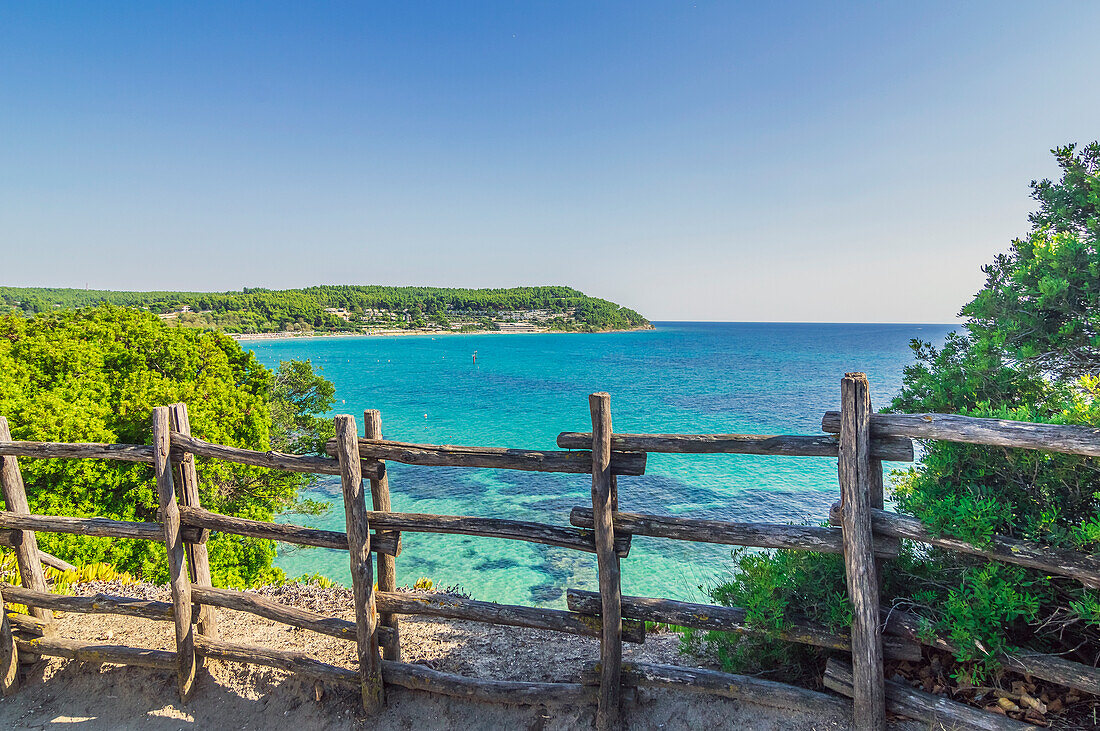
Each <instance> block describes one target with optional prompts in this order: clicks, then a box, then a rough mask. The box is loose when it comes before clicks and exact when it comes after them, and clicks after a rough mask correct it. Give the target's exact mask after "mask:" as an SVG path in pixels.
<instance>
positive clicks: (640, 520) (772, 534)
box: [569, 507, 898, 558]
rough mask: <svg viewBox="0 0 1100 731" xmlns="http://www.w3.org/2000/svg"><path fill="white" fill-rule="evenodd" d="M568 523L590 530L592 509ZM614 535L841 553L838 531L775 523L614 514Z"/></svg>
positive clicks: (894, 550)
mask: <svg viewBox="0 0 1100 731" xmlns="http://www.w3.org/2000/svg"><path fill="white" fill-rule="evenodd" d="M569 522H570V523H572V524H573V525H575V526H578V527H581V528H591V527H592V509H591V508H581V507H576V508H573V510H572V511H571V512H570V513H569ZM612 522H613V523H614V525H615V533H616V536H618V534H619V533H623V534H629V535H636V536H652V537H655V538H672V539H675V540H679V541H696V542H701V543H719V544H722V545H729V546H752V547H755V548H793V549H798V550H803V551H817V552H818V553H842V552H843V548H842V536H841V532H840V529H839V528H826V527H824V526H812V525H781V524H778V523H730V522H727V521H724V520H701V519H698V518H674V517H670V516H664V515H646V514H642V513H614V514H613V515H612ZM875 545H876V551H875V552H876V554H877V555H879V556H881V557H883V558H893V557H895V556H897V555H898V543H897V541H896V540H890V539H880V540H877V541H876V542H875Z"/></svg>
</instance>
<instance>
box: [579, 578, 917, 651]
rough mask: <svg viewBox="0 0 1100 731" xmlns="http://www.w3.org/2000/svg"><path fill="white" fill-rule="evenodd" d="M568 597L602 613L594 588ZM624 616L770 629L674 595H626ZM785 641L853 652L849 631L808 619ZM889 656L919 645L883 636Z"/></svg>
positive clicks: (749, 630) (584, 609) (741, 630)
mask: <svg viewBox="0 0 1100 731" xmlns="http://www.w3.org/2000/svg"><path fill="white" fill-rule="evenodd" d="M566 601H567V602H568V605H569V608H570V609H571V610H573V611H574V612H579V613H581V614H589V615H592V616H597V615H599V613H600V595H599V594H598V593H597V592H594V591H581V590H579V589H569V590H568V592H567V593H566ZM622 606H623V617H630V618H631V619H635V620H640V621H642V622H661V623H663V624H671V625H675V626H677V627H691V628H693V629H703V630H717V631H719V632H735V633H738V634H760V635H768V634H770V633H769V632H767V631H765V630H760V629H758V628H756V627H753V626H752V625H751V624H749V623H748V619H747V612H746V611H745V610H744V609H741V608H740V607H719V606H715V605H712V604H693V603H690V602H681V601H676V600H674V599H651V598H649V597H638V596H624V597H623V599H622ZM778 637H779V639H781V640H784V641H786V642H798V643H800V644H803V645H814V646H817V647H828V648H830V649H833V650H842V651H844V652H851V650H852V643H851V640H850V639H849V638H848V635H847V634H839V633H836V632H832V631H830V630H828V629H827V628H825V627H824V626H822V625H818V624H812V623H809V622H792V623H791V625H790V627H789V628H788V629H786V630H783V631H782V632H780V633H779V634H778ZM883 648H884V651H885V653H886V656H887V657H889V658H892V659H896V660H913V661H916V660H920V657H921V654H920V652H921V651H920V645H919V644H917V643H916V642H913V641H911V640H902V639H900V638H897V637H890V638H884V641H883Z"/></svg>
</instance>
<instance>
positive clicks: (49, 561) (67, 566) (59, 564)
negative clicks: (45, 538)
mask: <svg viewBox="0 0 1100 731" xmlns="http://www.w3.org/2000/svg"><path fill="white" fill-rule="evenodd" d="M38 558H39V560H40V561H42V563H44V564H46V565H47V566H53V567H54V568H55V569H59V570H61V571H76V566H73V565H72V564H71V563H69V562H68V561H63V560H61V559H60V558H58V557H57V556H55V555H53V554H52V553H46V552H45V551H43V550H42V549H41V548H40V549H38Z"/></svg>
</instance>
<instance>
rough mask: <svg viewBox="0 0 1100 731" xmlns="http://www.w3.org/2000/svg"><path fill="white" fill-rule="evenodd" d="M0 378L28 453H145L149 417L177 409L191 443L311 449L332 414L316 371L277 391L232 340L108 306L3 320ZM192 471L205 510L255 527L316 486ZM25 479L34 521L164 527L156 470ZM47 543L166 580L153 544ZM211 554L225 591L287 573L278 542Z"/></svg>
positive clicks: (30, 469) (30, 474)
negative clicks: (319, 419)
mask: <svg viewBox="0 0 1100 731" xmlns="http://www.w3.org/2000/svg"><path fill="white" fill-rule="evenodd" d="M0 371H2V372H3V373H4V378H3V379H0V414H3V415H4V416H6V417H7V418H8V421H9V423H10V426H11V431H12V436H13V438H14V439H22V440H30V441H57V442H121V443H130V444H148V443H149V442H150V439H151V427H150V423H151V422H150V414H151V411H152V408H153V407H154V406H159V405H166V404H172V403H175V402H179V401H182V402H185V403H186V404H187V406H188V413H189V417H190V422H191V429H192V432H193V433H194V434H195V435H196V436H200V437H202V438H204V439H207V440H209V441H213V442H218V443H221V444H228V445H231V446H237V447H247V448H250V449H259V450H267V449H270V448H271V445H272V439H273V438H275V439H276V440H277V441H278V443H279V444H280V446H282V445H290V446H291V447H299V448H300V447H303V446H304V447H307V448H308V447H310V446H312V445H315V444H316V443H317V441H318V439H321V440H323V437H324V434H323V433H318V431H317V430H318V428H319V425H318V424H317V423H315V421H314V418H315V417H314V414H316V413H323V412H324V411H326V410H327V409H328V408H329V406H330V405H331V403H332V398H331V393H332V392H331V384H328V383H327V381H324V379H322V378H320V377H319V376H316V375H314V374H313V373H312V369H311V368H310V366H309V364H308V363H306V364H289V365H288V364H284V366H282V367H280V369H279V374H280V376H281V377H280V379H276V378H275V376H274V375H273V374H272V372H271V371H270V370H268V369H267V368H265V367H264V366H263V365H262V364H261V363H260V362H259V361H257V360H256V358H255V356H253V355H252V353H251V352H247V351H244V350H242V349H241V347H240V346H239V345H238V344H237V343H236V342H234V341H233V340H231V339H230V338H229V337H227V336H225V335H221V334H219V333H214V332H204V331H200V330H194V329H188V328H177V327H169V326H167V325H165V324H164V323H163V322H161V321H160V320H159V319H158V318H157V317H156V316H154V315H151V314H148V313H144V312H141V311H138V310H132V309H121V308H116V307H111V306H108V305H104V306H100V307H96V308H92V309H88V310H77V311H69V312H56V313H48V314H40V315H36V316H34V317H32V318H24V317H21V316H14V315H9V316H6V317H0ZM283 376H285V377H283ZM325 384H327V386H326V385H325ZM302 389H306V390H307V391H308V393H305V394H303V393H302ZM197 463H198V465H197V467H198V475H199V494H200V498H201V500H202V504H203V506H204V507H207V508H209V509H211V510H215V511H218V512H221V513H226V514H230V515H239V516H242V517H247V518H255V519H261V520H268V519H271V518H272V517H273V516H274V515H275V513H277V512H279V511H281V510H283V509H285V508H286V507H288V506H290V505H291V504H293V503H294V500H295V499H296V496H297V490H298V487H299V486H301V485H302V484H303V482H304V480H305V479H307V478H305V477H304V476H302V475H299V474H295V473H287V472H280V471H274V470H266V469H261V468H258V467H248V466H244V465H234V464H230V463H228V462H224V461H215V460H206V459H198V460H197ZM20 467H21V468H22V472H23V478H24V481H25V483H26V488H27V497H28V500H29V502H30V506H31V510H32V511H33V512H36V513H42V514H47V515H70V516H79V517H84V516H97V515H98V516H104V517H109V518H114V519H119V520H137V521H154V520H156V517H157V508H158V499H157V492H156V486H155V480H154V477H153V470H152V467H151V466H150V465H146V464H140V463H126V462H116V461H111V460H90V459H81V460H59V459H48V460H43V459H24V460H21V461H20ZM39 545H40V546H41V547H42V548H43V549H44V550H46V551H48V552H50V553H53V554H55V555H57V556H59V557H61V558H63V559H65V560H67V561H69V562H70V563H73V564H77V565H81V564H89V563H97V562H103V563H110V564H113V565H114V566H116V567H117V568H118V569H119V570H121V571H127V572H131V573H133V574H135V575H138V576H141V577H142V578H144V579H147V580H151V581H158V582H159V581H164V580H166V579H167V562H166V558H165V549H164V546H163V544H160V543H158V542H154V541H135V540H119V539H111V538H92V537H83V536H76V535H66V534H54V533H41V534H39ZM207 547H208V549H209V554H210V564H211V571H212V574H213V578H214V581H215V583H218V584H220V585H230V586H246V585H250V584H253V583H256V582H262V581H271V580H274V579H277V578H278V577H279V576H280V574H281V572H279V571H278V570H277V569H275V568H273V567H272V560H273V559H274V557H275V547H274V544H273V543H272V542H270V541H262V540H258V539H254V538H245V537H240V536H231V535H228V534H223V533H215V534H214V535H213V536H212V537H211V539H210V541H209V542H208V544H207Z"/></svg>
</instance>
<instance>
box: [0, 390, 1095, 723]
mask: <svg viewBox="0 0 1100 731" xmlns="http://www.w3.org/2000/svg"><path fill="white" fill-rule="evenodd" d="M589 407H590V412H591V418H592V431H591V432H586V433H576V432H563V433H561V434H560V435H559V436H558V439H557V443H558V446H559V447H560V448H561V450H557V451H545V450H525V449H499V448H485V447H455V446H435V445H422V444H406V443H401V442H394V441H388V440H385V439H383V438H382V429H381V417H380V414H379V413H378V412H377V411H367V412H366V413H365V415H364V420H365V431H364V436H362V437H360V436H358V434H357V431H356V425H355V420H354V419H353V417H351V416H337V417H336V420H335V427H336V429H335V432H336V437H335V438H334V439H333V440H331V441H330V442H329V444H328V445H327V452H328V454H329V455H330V456H329V457H304V456H295V455H286V454H280V453H275V452H256V451H252V450H247V449H239V448H235V447H227V446H223V445H217V444H210V443H208V442H205V441H203V440H202V439H200V438H198V437H195V436H193V435H191V433H190V425H189V423H188V418H187V408H186V406H185V405H184V404H175V405H174V406H171V407H166V406H165V407H157V408H156V409H154V411H153V419H152V440H151V441H152V444H151V445H131V444H62V443H43V442H19V441H12V440H11V435H10V432H9V429H8V425H7V422H6V420H4V419H3V417H0V463H2V468H3V469H2V474H0V478H2V479H0V483H2V487H3V495H4V500H5V504H6V508H7V510H5V511H0V529H3V530H0V544H2V545H4V546H9V547H11V548H12V549H13V550H14V551H15V553H16V556H17V559H18V565H19V569H20V575H21V578H22V585H21V586H13V585H8V584H0V594H2V597H0V603H2V602H4V601H6V602H12V603H21V604H25V605H26V606H27V607H28V614H16V613H14V612H7V611H5V612H3V613H0V684H2V687H3V690H4V692H5V693H8V692H11V691H13V690H14V689H15V686H16V684H17V678H18V675H17V672H16V670H17V662H18V658H19V656H20V655H21V654H22V655H24V656H25V657H26V656H30V657H31V658H34V657H37V656H40V655H50V656H57V657H63V658H71V659H76V660H81V661H87V662H96V663H117V664H127V665H140V666H147V667H154V668H163V669H170V670H172V671H174V672H176V673H177V675H178V680H179V692H180V696H181V698H182V699H183V700H185V701H186V700H187V699H188V697H189V696H190V694H191V690H192V686H193V682H194V677H195V670H196V666H197V663H198V662H199V659H200V658H213V659H219V660H224V661H230V662H239V663H252V664H258V665H267V666H272V667H277V668H280V669H283V670H288V671H290V672H293V673H300V674H302V675H304V676H307V677H310V678H314V679H319V680H323V681H328V682H334V683H350V684H352V685H353V686H358V687H359V689H360V692H361V694H362V701H363V705H364V708H365V709H366V710H367V711H371V710H375V709H377V708H378V707H379V706H380V705H382V704H383V703H385V689H386V687H387V686H399V687H404V688H411V689H418V690H423V691H428V692H434V693H441V694H445V695H452V696H458V697H466V698H471V699H477V700H481V701H488V702H499V703H516V704H541V703H547V702H552V701H561V700H568V701H573V702H582V701H583V702H590V701H592V700H595V702H596V704H597V706H596V708H597V710H596V726H597V727H598V728H600V729H611V728H617V727H619V726H621V720H620V713H621V705H622V698H621V694H622V689H623V688H624V687H630V686H639V685H646V686H663V687H675V688H682V689H687V690H692V691H695V692H703V693H713V694H718V695H723V696H727V697H734V698H742V699H748V700H752V701H755V702H758V703H764V704H770V705H779V706H791V705H797V706H802V707H811V708H835V709H840V708H843V706H844V704H843V703H842V702H841V700H840V699H839V698H837V697H836V696H830V695H827V694H824V693H818V692H815V691H810V690H805V689H801V688H796V687H793V686H789V685H784V684H782V683H774V682H770V681H764V680H759V679H755V678H748V677H743V676H737V675H731V674H727V673H721V672H717V671H710V670H699V669H690V668H682V667H672V666H664V665H652V664H643V663H624V662H623V660H622V642H624V641H626V642H635V643H640V642H644V640H645V622H647V621H652V622H660V623H667V624H672V625H678V626H682V627H692V628H697V629H703V630H721V631H727V632H736V633H757V632H759V630H757V629H756V628H754V627H753V626H752V625H751V624H750V623H749V622H748V621H747V617H746V611H745V610H744V609H740V608H736V607H719V606H711V605H704V604H695V603H689V602H682V601H675V600H672V599H661V598H649V597H631V596H622V593H621V589H620V565H619V560H620V558H622V557H624V556H626V555H627V554H628V552H629V550H630V539H631V536H634V535H640V536H654V537H660V538H668V539H673V540H685V541H701V542H708V543H718V544H726V545H738V546H752V547H759V548H784V549H799V550H807V551H817V552H826V553H838V554H843V556H844V562H845V566H846V570H847V577H848V578H847V589H848V594H849V596H850V598H851V601H852V607H853V616H854V620H853V623H852V627H851V631H850V632H844V633H838V632H834V631H831V630H830V629H828V628H826V627H824V626H821V625H816V624H812V623H809V622H802V623H797V622H796V623H794V624H792V625H790V626H789V627H788V628H787V629H786V630H785V631H784V632H783V633H782V634H781V635H780V639H782V640H785V641H791V642H799V643H805V644H809V645H816V646H819V647H824V648H830V649H832V650H835V651H837V652H838V653H841V654H848V655H850V657H851V663H850V664H848V663H842V662H839V661H838V660H835V659H834V660H830V661H829V664H828V668H827V671H826V675H825V678H824V682H825V685H826V686H827V687H829V688H831V689H833V690H835V691H837V692H839V693H841V694H842V695H846V696H850V697H851V698H852V706H851V708H852V711H853V713H854V720H855V723H856V726H857V727H858V728H861V729H862V728H883V727H884V725H885V716H886V712H887V710H890V711H893V712H896V713H900V714H902V715H907V716H910V717H914V718H917V719H922V720H928V721H931V720H938V721H940V722H941V723H942V722H946V723H953V724H961V725H966V726H974V727H976V728H989V729H1005V728H1025V727H1026V726H1025V725H1024V724H1022V723H1020V722H1017V721H1013V720H1012V719H1009V718H1005V717H1003V716H998V715H994V714H990V713H987V712H984V711H981V710H978V709H974V708H971V707H969V706H965V705H963V704H960V703H956V702H953V701H949V700H947V699H944V698H941V697H938V696H933V695H930V694H927V693H922V692H920V691H916V690H913V689H911V688H909V687H908V686H903V685H900V684H897V683H892V682H889V681H886V680H884V678H883V660H884V658H902V659H909V660H917V659H919V658H920V655H921V650H920V645H921V644H925V645H930V646H932V647H936V648H939V649H942V650H948V651H954V650H957V649H958V648H956V647H954V646H953V645H952V644H951V642H949V641H948V640H946V639H944V638H940V637H929V636H928V634H927V633H926V632H921V631H919V630H920V627H919V624H918V622H917V621H916V618H915V617H912V616H909V615H906V614H904V613H899V612H888V611H886V610H884V609H883V608H882V607H881V605H880V601H879V577H878V572H879V566H880V565H881V562H882V561H885V560H889V559H890V558H891V557H892V556H896V555H897V552H898V549H899V539H902V538H904V539H907V540H913V541H920V542H923V543H927V544H930V545H935V546H939V547H941V548H946V549H950V550H955V551H960V552H964V553H967V554H971V555H975V556H981V557H985V558H987V559H991V560H998V561H1005V562H1009V563H1014V564H1018V565H1021V566H1027V567H1031V568H1038V569H1041V570H1043V571H1046V572H1049V573H1053V574H1060V575H1064V576H1069V577H1072V578H1074V579H1077V580H1079V581H1081V582H1083V583H1084V584H1086V585H1088V586H1100V558H1098V557H1095V556H1092V555H1088V554H1083V553H1075V552H1072V551H1065V550H1059V549H1052V548H1047V547H1043V546H1040V545H1038V544H1033V543H1028V542H1024V541H1018V540H1013V539H1009V538H1004V537H999V536H994V538H993V540H992V541H991V542H990V544H989V545H988V546H986V547H976V546H973V545H970V544H968V543H965V542H963V541H961V540H958V539H955V538H951V537H949V536H943V535H933V534H932V533H930V532H929V531H928V530H926V529H925V528H924V527H923V526H922V525H921V524H920V522H919V521H917V520H915V519H913V518H909V517H906V516H902V515H897V514H894V513H889V512H886V511H884V510H883V484H882V475H883V468H882V461H883V460H894V461H912V459H913V444H912V442H911V441H910V440H911V439H912V438H917V439H948V440H954V441H965V442H970V443H976V444H996V445H1000V446H1008V447H1024V448H1034V449H1044V450H1048V451H1059V452H1066V453H1071V454H1085V455H1093V456H1097V455H1100V430H1096V429H1086V428H1083V427H1053V426H1039V425H1034V424H1022V423H1019V422H1004V421H998V420H992V419H970V418H966V417H959V416H948V415H941V414H927V415H889V416H886V415H878V414H872V413H871V408H870V395H869V388H868V384H867V379H866V377H865V376H863V374H859V373H853V374H848V375H847V376H845V378H844V379H843V380H842V384H841V409H840V411H839V412H829V413H827V414H826V415H825V417H824V420H823V424H822V427H823V431H825V432H827V434H825V435H813V436H759V435H740V434H718V435H715V434H705V435H700V434H621V433H620V434H616V433H614V432H613V431H612V425H611V410H610V397H609V396H608V394H606V393H597V394H593V395H592V396H591V397H590V398H589ZM830 433H831V434H830ZM833 434H835V435H836V436H833ZM649 452H664V453H669V452H671V453H686V454H719V453H724V454H754V455H766V456H818V457H827V458H834V459H837V461H838V466H839V469H838V475H839V481H840V498H841V499H840V502H839V503H838V505H836V506H834V510H833V514H832V518H833V520H832V522H833V524H834V526H835V527H824V526H792V525H784V524H769V523H737V522H730V521H714V520H697V519H693V518H679V517H668V516H661V515H646V514H638V513H625V512H620V511H619V510H618V484H617V483H618V478H619V477H620V476H636V475H641V474H643V473H644V472H645V464H646V455H647V453H649ZM196 456H199V457H203V458H210V459H222V460H228V461H232V462H236V463H240V464H247V465H256V466H261V467H268V468H272V469H282V470H291V471H298V472H308V473H318V474H328V475H339V476H340V479H341V484H342V487H343V495H344V505H345V511H346V516H345V517H346V531H345V532H339V531H327V530H318V529H313V528H305V527H300V526H293V525H281V524H274V523H267V522H261V521H256V520H249V519H245V518H237V517H232V516H227V515H220V514H217V513H213V512H210V511H208V510H205V509H204V508H203V507H202V505H201V504H200V501H199V494H198V479H197V473H196V466H195V461H194V458H195V457H196ZM17 457H29V458H80V459H114V460H124V461H134V462H145V463H150V464H152V465H153V468H154V474H155V477H156V485H157V492H158V496H159V499H160V516H159V522H155V523H142V522H132V521H119V520H110V519H106V518H73V517H65V516H47V515H32V514H31V513H30V510H29V505H28V502H27V499H26V494H25V491H24V488H23V482H22V478H21V476H20V471H19V466H18V462H17V459H16V458H17ZM387 460H389V461H397V462H403V463H406V464H413V465H427V466H464V467H483V468H493V469H511V470H527V471H539V472H558V473H570V474H591V476H592V501H591V505H590V506H577V507H576V508H574V509H573V510H572V511H571V513H570V515H569V523H570V525H548V524H543V523H536V522H529V521H520V520H507V519H499V518H484V517H467V516H450V515H429V514H413V513H397V512H393V511H392V509H391V504H390V496H389V484H388V478H387V474H386V461H387ZM364 480H367V481H368V483H369V487H370V499H371V507H372V508H373V509H372V510H369V509H368V508H367V502H366V501H367V491H366V489H365V487H364ZM36 531H46V532H59V533H73V534H78V535H87V536H111V537H117V538H138V539H144V540H154V541H163V542H164V543H165V545H166V547H167V554H168V564H169V575H170V586H171V599H172V601H170V602H159V601H146V600H138V599H133V598H128V597H122V596H105V595H98V596H95V597H73V596H61V595H57V594H53V593H50V592H49V590H48V587H47V584H46V580H45V576H44V572H43V569H42V559H43V555H44V554H42V552H40V551H39V549H38V547H37V543H36V541H35V532H36ZM210 531H222V532H227V533H234V534H237V535H243V536H252V537H256V538H262V539H271V540H275V541H283V542H286V543H295V544H301V545H308V546H323V547H327V548H336V549H339V550H346V551H348V556H349V561H350V567H351V580H352V591H353V594H354V598H355V621H354V622H352V621H348V620H343V619H338V618H334V617H329V616H325V615H322V614H319V613H316V612H311V611H306V610H304V609H299V608H296V607H290V606H286V605H283V604H280V603H278V602H275V601H272V600H270V599H267V598H264V597H260V596H257V595H255V594H251V593H246V592H241V591H234V590H229V589H221V588H215V587H213V586H212V585H211V580H210V567H209V561H208V558H207V553H206V545H205V544H206V541H207V539H208V536H209V533H210ZM409 531H414V532H427V533H450V534H460V535H470V536H485V537H492V538H502V539H508V540H520V541H529V542H533V543H541V544H546V545H551V546H559V547H563V548H569V549H574V550H577V551H584V552H588V553H594V554H595V555H596V564H597V567H598V570H599V591H598V592H588V591H579V590H575V589H570V590H569V591H568V592H567V604H568V610H555V609H545V608H536V607H526V606H513V605H502V604H496V603H492V602H481V601H475V600H471V599H463V598H457V597H453V596H447V595H440V594H432V593H428V592H398V591H397V586H396V573H395V559H396V558H397V557H398V556H399V555H400V552H401V533H402V532H409ZM376 582H377V588H375V584H376ZM195 608H197V611H195ZM216 608H223V609H232V610H238V611H243V612H250V613H253V614H256V615H259V616H261V617H266V618H268V619H271V620H274V621H277V622H282V623H285V624H289V625H292V626H295V627H300V628H304V629H308V630H312V631H315V632H319V633H321V634H325V635H329V636H332V637H338V638H343V639H346V640H348V641H354V642H355V643H356V647H357V654H358V669H357V670H349V669H347V668H342V667H337V666H333V665H329V664H326V663H323V662H320V661H318V660H316V659H314V658H311V657H309V656H307V655H305V654H302V653H297V652H289V651H283V650H273V649H268V648H263V647H257V646H253V645H246V644H239V643H236V642H231V641H229V640H227V639H224V638H222V637H221V636H219V632H218V617H217V614H216V611H215V609H216ZM55 610H60V611H68V612H93V613H116V614H125V615H131V616H137V617H143V618H146V619H152V620H160V621H166V622H172V623H173V625H174V627H175V650H174V651H163V650H153V649H142V648H135V647H123V646H113V645H102V644H96V643H90V642H84V641H80V640H75V639H63V638H61V637H58V636H57V632H56V629H55V628H54V627H53V624H54V619H53V612H54V611H55ZM400 615H428V616H434V617H446V618H452V619H463V620H473V621H478V622H487V623H492V624H501V625H511V626H517V627H530V628H537V629H546V630H553V631H557V632H563V633H567V634H575V635H581V636H588V637H598V638H599V639H600V657H599V660H598V662H593V663H592V665H591V667H590V668H589V670H588V671H587V672H585V673H584V674H583V675H582V677H579V678H575V679H572V682H554V683H543V682H513V681H500V680H492V679H484V678H470V677H465V676H459V675H454V674H449V673H442V672H438V671H435V670H432V669H429V668H427V667H425V666H422V665H417V664H411V663H406V662H402V661H401V644H400V636H401V632H400V624H399V619H398V618H399V616H400ZM1000 660H1001V661H1002V662H1003V663H1004V664H1005V665H1006V666H1008V667H1009V668H1011V669H1013V670H1016V671H1019V672H1021V673H1026V674H1029V675H1031V676H1034V677H1038V678H1042V679H1046V680H1049V681H1052V682H1055V683H1060V684H1063V685H1065V686H1068V687H1071V688H1075V689H1078V690H1081V691H1085V692H1088V693H1100V670H1098V669H1097V668H1095V667H1091V666H1087V665H1083V664H1080V663H1075V662H1071V661H1069V660H1066V659H1064V658H1061V657H1057V656H1049V655H1035V654H1026V655H1024V654H1021V655H1014V656H1004V657H1001V658H1000Z"/></svg>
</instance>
